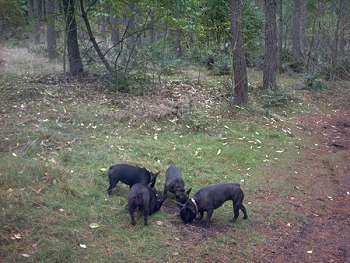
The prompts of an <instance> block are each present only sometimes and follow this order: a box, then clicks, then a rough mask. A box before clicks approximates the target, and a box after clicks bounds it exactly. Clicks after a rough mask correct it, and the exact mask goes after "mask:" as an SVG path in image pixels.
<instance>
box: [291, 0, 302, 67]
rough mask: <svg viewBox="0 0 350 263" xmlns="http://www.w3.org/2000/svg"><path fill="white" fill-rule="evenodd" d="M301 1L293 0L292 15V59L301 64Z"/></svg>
mask: <svg viewBox="0 0 350 263" xmlns="http://www.w3.org/2000/svg"><path fill="white" fill-rule="evenodd" d="M301 1H303V0H294V10H293V17H292V22H293V25H292V48H293V59H294V62H295V63H298V64H301V63H302V61H303V53H302V47H301V39H302V37H301V34H302V29H301V23H302V12H301V10H302V9H301V5H302V3H301Z"/></svg>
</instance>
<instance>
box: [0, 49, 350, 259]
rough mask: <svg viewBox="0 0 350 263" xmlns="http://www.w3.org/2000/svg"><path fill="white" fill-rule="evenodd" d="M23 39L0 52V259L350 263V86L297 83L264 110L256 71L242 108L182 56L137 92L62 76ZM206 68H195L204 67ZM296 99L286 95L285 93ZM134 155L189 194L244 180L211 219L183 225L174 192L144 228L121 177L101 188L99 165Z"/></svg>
mask: <svg viewBox="0 0 350 263" xmlns="http://www.w3.org/2000/svg"><path fill="white" fill-rule="evenodd" d="M59 68H60V66H59V65H58V64H56V63H48V62H47V61H46V60H45V59H43V58H41V57H39V56H36V55H34V54H33V53H28V52H27V51H26V49H13V48H4V47H3V48H1V49H0V105H1V106H0V132H1V138H0V206H1V211H0V213H1V216H0V225H1V227H0V262H37V261H43V262H80V261H87V262H101V261H102V262H236V261H240V262H350V242H349V237H350V162H349V160H350V83H349V82H327V86H328V88H327V89H325V90H322V91H309V90H305V89H303V88H302V86H303V84H302V79H301V77H300V76H295V75H291V76H290V75H283V76H281V78H280V80H279V83H280V85H281V87H282V89H283V91H285V92H286V93H288V94H290V96H292V97H291V98H292V99H290V101H289V102H288V103H285V104H286V105H284V106H283V107H277V108H273V109H269V111H267V110H266V109H265V108H264V106H263V103H262V100H263V97H262V96H261V93H259V88H258V86H259V83H260V82H261V73H260V72H258V71H253V70H251V71H250V72H249V80H250V84H251V86H252V87H253V88H252V90H251V91H250V106H248V107H247V108H237V109H231V108H230V107H229V106H228V103H227V100H226V99H225V96H223V93H224V92H225V88H224V87H223V83H225V81H227V79H228V77H218V76H213V75H211V74H210V72H205V73H206V74H201V76H202V77H201V80H200V83H198V79H197V76H198V74H197V68H193V67H187V68H183V69H182V70H179V71H178V72H177V73H175V74H174V75H172V76H168V77H164V78H163V82H162V85H160V86H159V87H157V88H156V89H154V90H153V91H152V92H150V93H147V94H145V95H143V96H135V95H131V94H125V93H120V92H115V91H111V90H108V89H106V88H105V84H104V83H102V82H101V81H100V80H99V79H98V78H96V77H95V76H90V75H88V76H85V78H82V79H70V80H66V79H65V78H63V76H62V74H60V73H56V72H57V71H58V70H59ZM202 70H203V69H202ZM292 100H293V101H292ZM117 162H131V163H135V164H138V165H141V166H145V167H147V168H149V169H151V170H154V171H156V170H158V171H161V176H160V178H159V179H158V181H157V188H160V189H162V185H163V182H164V172H165V170H166V168H167V165H168V164H169V163H170V162H174V163H176V164H177V165H178V166H179V167H180V168H181V170H182V172H183V174H184V178H185V182H186V186H187V187H192V188H193V190H192V194H193V193H195V192H196V191H197V190H198V189H200V188H201V187H202V186H203V185H207V184H212V183H219V182H239V183H241V185H242V188H243V190H244V191H245V196H246V197H245V204H246V206H247V209H248V214H249V219H248V220H243V219H242V217H240V219H239V220H238V221H237V222H236V223H235V224H234V225H232V223H230V222H229V219H230V218H231V217H232V205H231V204H229V203H227V204H225V205H224V206H223V207H221V208H219V209H217V210H216V211H215V213H214V215H213V222H212V225H211V227H210V228H204V227H203V225H202V224H200V223H199V224H191V225H183V224H182V223H181V221H180V219H179V218H178V215H177V214H178V212H177V208H176V206H175V204H174V203H173V202H172V201H173V199H169V200H167V202H166V203H165V205H164V206H163V207H162V210H161V212H160V213H157V214H155V215H152V216H151V218H150V225H149V226H148V227H143V225H142V223H141V222H142V220H141V219H139V220H138V222H137V225H136V227H132V226H131V225H130V220H129V216H128V213H127V210H126V208H125V205H126V195H127V191H128V189H127V187H125V186H124V185H118V187H117V190H116V192H115V193H114V195H113V196H112V197H110V198H109V197H108V196H107V195H106V188H107V178H106V174H105V173H106V172H105V171H106V169H108V166H109V165H111V164H113V163H117Z"/></svg>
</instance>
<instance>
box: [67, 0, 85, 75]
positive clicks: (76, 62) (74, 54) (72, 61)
mask: <svg viewBox="0 0 350 263" xmlns="http://www.w3.org/2000/svg"><path fill="white" fill-rule="evenodd" d="M63 7H64V13H65V16H66V32H67V50H68V59H69V72H70V73H71V74H72V75H78V74H80V73H82V72H83V70H84V69H83V63H82V61H81V57H80V51H79V44H78V33H77V24H76V21H75V6H74V0H63Z"/></svg>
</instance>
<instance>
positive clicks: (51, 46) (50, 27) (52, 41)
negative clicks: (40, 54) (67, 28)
mask: <svg viewBox="0 0 350 263" xmlns="http://www.w3.org/2000/svg"><path fill="white" fill-rule="evenodd" d="M55 2H56V1H55V0H47V3H46V13H47V30H46V40H47V54H48V57H49V59H50V60H52V59H55V58H56V57H57V52H56V30H55V15H56V13H55V7H56V5H55Z"/></svg>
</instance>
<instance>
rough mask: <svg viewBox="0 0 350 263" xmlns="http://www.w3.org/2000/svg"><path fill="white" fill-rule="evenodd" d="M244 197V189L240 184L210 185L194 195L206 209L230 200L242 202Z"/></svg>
mask: <svg viewBox="0 0 350 263" xmlns="http://www.w3.org/2000/svg"><path fill="white" fill-rule="evenodd" d="M243 197H244V195H243V191H242V189H241V187H240V185H239V184H215V185H209V186H206V187H203V188H202V189H200V190H199V191H198V192H197V193H196V194H195V195H194V198H195V199H196V200H198V201H199V203H201V204H202V206H203V207H205V208H206V209H216V208H218V207H220V206H221V205H222V204H223V203H224V202H226V201H228V200H232V201H234V202H235V203H239V204H241V203H242V201H243Z"/></svg>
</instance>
